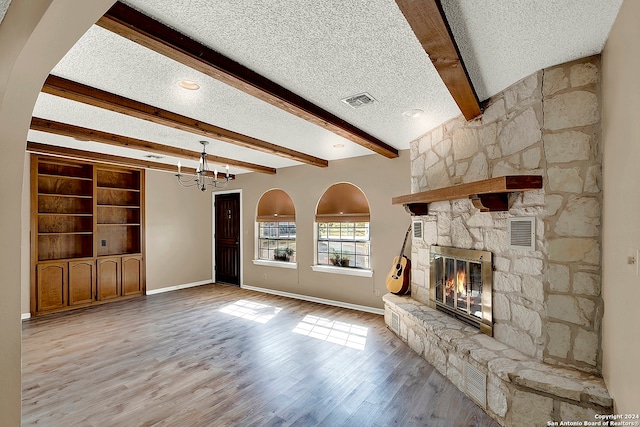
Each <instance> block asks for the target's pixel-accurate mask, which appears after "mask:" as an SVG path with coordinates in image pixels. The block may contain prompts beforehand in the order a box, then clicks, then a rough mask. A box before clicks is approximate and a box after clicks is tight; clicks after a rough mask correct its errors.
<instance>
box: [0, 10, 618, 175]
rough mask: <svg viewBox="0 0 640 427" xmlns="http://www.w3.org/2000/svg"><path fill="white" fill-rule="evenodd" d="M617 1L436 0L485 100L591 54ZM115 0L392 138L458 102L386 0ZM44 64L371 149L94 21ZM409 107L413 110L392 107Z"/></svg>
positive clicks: (214, 116) (201, 115)
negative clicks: (364, 99) (354, 98)
mask: <svg viewBox="0 0 640 427" xmlns="http://www.w3.org/2000/svg"><path fill="white" fill-rule="evenodd" d="M621 2H622V0H607V1H604V0H563V1H561V2H558V1H557V0H509V1H504V0H483V1H482V2H478V1H472V0H444V1H443V8H444V10H445V12H446V14H447V17H448V19H449V21H450V25H451V27H452V31H453V33H454V35H455V37H456V40H457V43H458V45H459V47H460V51H461V53H462V56H463V59H464V60H465V63H466V66H467V68H468V70H469V74H470V76H471V79H472V82H473V83H474V86H475V89H476V91H477V93H478V95H479V98H480V99H486V98H487V97H489V96H491V95H493V94H495V93H497V92H499V91H501V90H502V89H504V88H505V87H507V86H509V85H510V84H512V83H514V82H516V81H518V80H520V79H521V78H523V77H526V76H527V75H529V74H531V73H532V72H534V71H536V70H538V69H540V68H543V67H547V66H550V65H553V64H557V63H562V62H566V61H568V60H572V59H577V58H580V57H583V56H587V55H591V54H595V53H599V52H600V51H601V50H602V47H603V46H604V43H605V41H606V37H607V35H608V33H609V31H610V29H611V26H612V24H613V21H614V19H615V16H616V14H617V12H618V9H619V7H620V4H621ZM125 3H126V4H128V5H130V6H132V7H134V8H136V9H138V10H140V11H142V12H143V13H145V14H147V15H149V16H152V17H154V18H155V19H156V20H158V21H160V22H162V23H164V24H166V25H168V26H170V27H172V28H174V29H176V30H178V31H180V32H181V33H184V34H186V35H187V36H189V37H191V38H193V39H195V40H197V41H199V42H201V43H203V44H205V45H207V46H209V47H210V48H212V49H213V50H216V51H218V52H220V53H222V54H224V55H226V56H228V57H230V58H231V59H233V60H235V61H237V62H239V63H240V64H242V65H244V66H246V67H248V68H249V69H252V70H253V71H255V72H257V73H259V74H261V75H263V76H265V77H267V78H269V79H271V80H273V81H274V82H276V83H278V84H280V85H281V86H283V87H285V88H287V89H288V90H290V91H292V92H294V93H296V94H298V95H300V96H302V97H304V98H306V99H307V100H309V101H311V102H312V103H314V104H316V105H318V106H319V107H321V108H324V109H325V110H327V111H329V112H331V113H333V114H334V115H336V116H338V117H340V118H341V119H343V120H345V121H347V122H349V123H351V124H352V125H355V126H356V127H359V128H361V129H362V130H364V131H365V132H367V133H369V134H371V135H373V136H375V137H376V138H378V139H380V140H382V141H384V142H385V143H387V144H389V145H391V146H393V147H395V148H397V149H406V148H408V146H409V142H410V141H411V140H413V139H415V138H417V137H418V136H420V135H422V134H424V133H426V132H428V131H429V130H430V129H432V128H434V127H436V126H438V125H440V124H442V123H444V122H446V121H447V120H450V119H452V118H454V117H456V116H458V115H459V114H460V111H459V110H458V107H457V106H456V104H455V102H454V101H453V99H452V98H451V96H450V95H449V93H448V91H447V89H446V87H445V86H444V84H443V83H442V81H441V80H440V78H439V76H438V74H437V72H436V70H435V68H434V67H433V65H432V64H431V62H430V60H429V58H428V56H427V55H426V54H425V52H424V50H423V49H422V47H421V45H420V44H419V42H418V40H417V39H416V37H415V36H414V34H413V32H412V31H411V28H410V27H409V25H408V23H407V21H406V20H405V18H404V16H403V15H402V13H401V12H400V10H399V8H398V6H397V5H396V3H395V2H394V1H393V0H349V1H347V2H345V1H341V0H333V1H330V0H318V1H315V2H292V1H290V0H262V1H261V0H252V1H250V2H249V1H238V0H235V1H231V0H218V1H215V2H211V1H210V0H172V1H167V0H164V1H163V0H127V1H126V2H125ZM0 4H1V3H0ZM52 74H54V75H57V76H61V77H64V78H67V79H70V80H73V81H77V82H80V83H83V84H87V85H89V86H94V87H97V88H99V89H102V90H106V91H108V92H113V93H116V94H119V95H122V96H125V97H128V98H132V99H134V100H137V101H140V102H144V103H146V104H150V105H153V106H156V107H160V108H163V109H166V110H169V111H172V112H175V113H179V114H182V115H185V116H188V117H192V118H194V119H198V120H201V121H204V122H207V123H210V124H214V125H216V126H220V127H223V128H226V129H229V130H232V131H235V132H239V133H242V134H245V135H249V136H252V137H255V138H259V139H262V140H265V141H268V142H270V143H273V144H276V145H279V146H282V147H288V148H292V149H295V150H297V151H301V152H304V153H307V154H310V155H313V156H316V157H320V158H323V159H327V160H329V161H331V160H336V159H340V158H346V157H356V156H362V155H366V154H371V153H372V152H371V151H369V150H368V149H366V148H363V147H361V146H359V145H357V144H355V143H353V142H351V141H348V140H346V139H344V138H342V137H340V136H337V135H335V134H333V133H331V132H329V131H327V130H325V129H323V128H321V127H319V126H316V125H314V124H311V123H309V122H306V121H304V120H302V119H300V118H298V117H296V116H293V115H291V114H289V113H286V112H284V111H283V110H280V109H278V108H276V107H273V106H271V105H269V104H267V103H265V102H263V101H260V100H258V99H256V98H253V97H251V96H249V95H247V94H245V93H244V92H240V91H238V90H236V89H233V88H231V87H230V86H227V85H226V84H223V83H221V82H219V81H217V80H214V79H212V78H210V77H208V76H205V75H203V74H201V73H199V72H197V71H194V70H192V69H189V68H187V67H185V66H183V65H181V64H179V63H177V62H175V61H173V60H171V59H167V58H165V57H163V56H161V55H159V54H157V53H155V52H152V51H150V50H148V49H146V48H143V47H141V46H139V45H137V44H135V43H133V42H131V41H129V40H126V39H123V38H121V37H119V36H117V35H115V34H113V33H111V32H109V31H107V30H104V29H102V28H100V27H97V26H93V27H92V28H91V29H90V30H89V31H88V32H87V33H86V34H85V35H84V37H82V39H81V40H79V41H78V43H77V44H76V45H75V46H74V47H73V48H72V49H71V51H70V52H69V53H68V54H67V55H66V56H65V57H64V58H63V59H62V61H61V62H60V63H59V64H58V65H57V66H56V67H55V68H54V70H53V71H52ZM179 80H192V81H195V82H197V83H198V84H199V85H200V86H201V88H200V90H198V91H186V90H184V89H181V88H179V87H178V86H177V85H176V83H177V82H178V81H179ZM361 92H368V93H370V94H371V95H372V96H373V97H374V98H375V99H376V102H375V103H373V104H372V105H370V106H367V107H363V108H359V109H353V108H351V107H350V106H348V105H346V104H345V103H343V102H341V101H340V100H341V99H342V98H345V97H348V96H350V95H354V94H358V93H361ZM410 109H421V110H423V111H424V112H425V113H424V114H423V115H421V116H420V117H418V118H413V119H410V118H407V117H404V116H403V115H402V113H403V112H404V111H406V110H410ZM33 114H34V116H36V117H41V118H45V119H51V120H56V121H60V122H64V123H70V124H75V125H78V126H83V127H88V128H92V129H97V130H101V131H105V132H111V133H115V134H120V135H124V136H129V137H134V138H138V139H143V140H149V141H153V142H157V143H161V144H166V145H173V146H176V147H181V148H188V149H191V150H194V151H199V150H200V145H199V143H198V141H199V140H201V139H205V138H202V137H200V136H198V135H194V134H190V133H187V132H183V131H178V130H175V129H172V128H168V127H165V126H160V125H156V124H152V123H149V122H144V121H141V120H138V119H134V118H131V117H127V116H124V115H121V114H118V113H113V112H110V111H106V110H100V109H97V108H94V107H89V106H85V105H82V104H79V103H77V102H73V101H68V100H64V99H61V98H58V97H55V96H51V95H46V94H41V95H40V97H39V99H38V101H37V103H36V106H35V108H34V113H33ZM29 140H30V141H34V142H43V143H48V144H52V145H59V146H68V147H73V148H80V149H84V150H91V151H99V152H103V153H109V154H116V155H121V156H129V157H134V158H143V156H144V154H145V153H143V152H140V151H136V150H128V149H123V148H116V147H109V146H105V145H103V144H98V143H95V142H81V141H76V140H74V139H72V138H67V137H60V136H55V135H50V134H46V133H42V132H35V131H30V133H29ZM209 140H210V141H212V145H209V147H208V148H207V151H208V152H209V153H212V154H215V155H219V156H223V157H229V158H235V159H238V160H242V161H246V162H251V163H257V164H262V165H265V166H269V167H275V168H281V167H287V166H292V165H296V164H299V163H298V162H296V161H293V160H289V159H285V158H282V157H277V156H274V155H271V154H266V153H262V152H258V151H255V150H250V149H247V148H241V147H238V146H235V145H231V144H228V143H223V142H220V141H213V140H211V139H209ZM334 145H342V146H343V147H341V148H336V147H334ZM160 161H161V162H167V163H172V164H175V162H177V159H175V158H165V159H162V160H160ZM183 164H186V165H191V166H195V165H196V164H195V163H192V164H189V162H185V161H183ZM231 172H232V173H243V172H246V171H245V170H242V169H238V168H232V169H231Z"/></svg>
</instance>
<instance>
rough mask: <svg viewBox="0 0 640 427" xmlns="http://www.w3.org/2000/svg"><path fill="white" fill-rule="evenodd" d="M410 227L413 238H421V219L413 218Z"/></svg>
mask: <svg viewBox="0 0 640 427" xmlns="http://www.w3.org/2000/svg"><path fill="white" fill-rule="evenodd" d="M411 229H412V230H413V238H414V239H418V240H422V220H419V219H414V220H413V222H412V224H411Z"/></svg>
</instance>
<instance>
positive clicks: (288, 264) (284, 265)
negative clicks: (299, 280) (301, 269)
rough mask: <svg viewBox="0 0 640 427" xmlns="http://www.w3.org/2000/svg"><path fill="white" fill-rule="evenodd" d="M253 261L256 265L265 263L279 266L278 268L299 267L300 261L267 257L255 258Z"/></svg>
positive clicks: (269, 265) (265, 264) (264, 264)
mask: <svg viewBox="0 0 640 427" xmlns="http://www.w3.org/2000/svg"><path fill="white" fill-rule="evenodd" d="M253 263H254V264H255V265H263V266H266V267H278V268H290V269H297V268H298V263H297V262H287V261H275V260H274V261H271V260H266V259H254V260H253Z"/></svg>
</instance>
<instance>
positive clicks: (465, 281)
mask: <svg viewBox="0 0 640 427" xmlns="http://www.w3.org/2000/svg"><path fill="white" fill-rule="evenodd" d="M430 271H431V273H430V275H429V277H430V280H429V289H430V294H429V302H430V303H431V304H430V305H431V307H432V308H436V309H439V310H442V311H444V312H446V313H448V314H449V315H450V316H453V317H455V318H458V319H460V320H462V321H464V322H467V323H469V324H471V325H474V326H476V327H477V328H478V329H480V330H481V331H482V332H484V333H485V334H487V335H489V336H491V335H493V316H492V308H491V307H492V303H491V301H492V291H491V288H492V283H493V264H492V262H491V252H487V251H476V250H471V249H458V248H450V247H442V246H435V245H433V246H431V254H430Z"/></svg>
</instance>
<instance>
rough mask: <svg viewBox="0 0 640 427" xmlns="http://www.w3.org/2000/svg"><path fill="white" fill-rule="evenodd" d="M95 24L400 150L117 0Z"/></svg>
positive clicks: (393, 153)
mask: <svg viewBox="0 0 640 427" xmlns="http://www.w3.org/2000/svg"><path fill="white" fill-rule="evenodd" d="M96 24H97V25H99V26H101V27H103V28H105V29H107V30H109V31H112V32H114V33H116V34H119V35H120V36H122V37H124V38H127V39H129V40H131V41H134V42H136V43H138V44H140V45H142V46H144V47H146V48H148V49H151V50H153V51H155V52H157V53H159V54H161V55H164V56H166V57H168V58H171V59H173V60H175V61H177V62H179V63H181V64H183V65H186V66H187V67H190V68H193V69H195V70H198V71H200V72H201V73H203V74H206V75H208V76H210V77H213V78H214V79H217V80H219V81H221V82H224V83H226V84H228V85H230V86H232V87H234V88H236V89H238V90H241V91H243V92H245V93H248V94H249V95H252V96H254V97H256V98H258V99H261V100H262V101H265V102H267V103H269V104H271V105H273V106H275V107H278V108H280V109H282V110H284V111H287V112H288V113H291V114H294V115H295V116H297V117H300V118H302V119H304V120H306V121H308V122H311V123H313V124H315V125H318V126H320V127H322V128H324V129H326V130H328V131H330V132H333V133H335V134H337V135H340V136H341V137H343V138H345V139H348V140H350V141H353V142H355V143H356V144H359V145H361V146H363V147H366V148H368V149H370V150H372V151H374V152H376V153H378V154H381V155H383V156H385V157H388V158H395V157H398V150H396V149H395V148H393V147H391V146H390V145H388V144H386V143H385V142H383V141H381V140H379V139H377V138H375V137H373V136H371V135H369V134H368V133H366V132H364V131H363V130H361V129H359V128H357V127H355V126H353V125H351V124H350V123H348V122H346V121H344V120H342V119H340V118H339V117H337V116H335V115H333V114H331V113H330V112H328V111H326V110H324V109H322V108H320V107H318V106H317V105H315V104H313V103H311V102H309V101H307V100H306V99H304V98H302V97H301V96H299V95H296V94H295V93H293V92H291V91H290V90H288V89H285V88H284V87H282V86H280V85H278V84H277V83H275V82H273V81H271V80H269V79H267V78H265V77H263V76H261V75H260V74H258V73H256V72H254V71H252V70H250V69H248V68H247V67H245V66H243V65H241V64H238V63H237V62H235V61H233V60H231V59H230V58H227V57H226V56H224V55H222V54H220V53H218V52H216V51H214V50H212V49H210V48H208V47H207V46H205V45H203V44H201V43H199V42H197V41H195V40H193V39H191V38H189V37H187V36H185V35H184V34H181V33H179V32H178V31H176V30H174V29H172V28H169V27H168V26H166V25H164V24H162V23H160V22H158V21H155V20H154V19H152V18H150V17H148V16H146V15H144V14H143V13H141V12H138V11H137V10H135V9H133V8H131V7H129V6H127V5H125V4H123V3H120V2H116V3H115V4H114V5H113V7H111V9H109V11H108V12H107V13H106V14H105V15H104V16H103V17H102V18H100V19H99V20H98V22H97V23H96Z"/></svg>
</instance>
